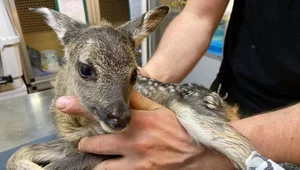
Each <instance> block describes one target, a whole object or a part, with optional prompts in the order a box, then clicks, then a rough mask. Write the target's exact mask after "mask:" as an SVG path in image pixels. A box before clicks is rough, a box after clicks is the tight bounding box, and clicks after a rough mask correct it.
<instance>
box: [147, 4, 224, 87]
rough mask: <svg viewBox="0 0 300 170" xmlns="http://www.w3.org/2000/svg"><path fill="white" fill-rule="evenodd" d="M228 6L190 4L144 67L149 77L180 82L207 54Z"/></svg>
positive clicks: (170, 27)
mask: <svg viewBox="0 0 300 170" xmlns="http://www.w3.org/2000/svg"><path fill="white" fill-rule="evenodd" d="M228 2H229V1H228V0H209V1H206V0H188V1H187V4H186V6H185V8H184V9H183V11H182V12H181V13H180V14H179V15H178V16H177V17H176V18H175V19H174V20H173V21H172V22H171V23H170V24H169V26H168V27H167V29H166V31H165V32H164V34H163V37H162V39H161V41H160V43H159V46H158V48H157V50H156V52H155V53H154V55H153V56H152V58H151V59H150V61H149V62H148V63H147V64H146V66H145V67H144V68H145V69H146V70H147V72H148V73H149V75H150V77H151V78H155V79H157V80H160V81H163V82H180V81H181V80H182V79H183V78H184V77H185V76H186V75H187V74H188V73H189V72H190V71H191V70H192V69H193V68H194V66H195V65H196V64H197V62H198V61H199V60H200V59H201V57H202V56H203V55H204V54H205V52H206V51H207V49H208V46H209V44H210V41H211V38H212V36H213V34H214V32H215V29H216V27H217V26H218V24H219V23H220V20H221V18H222V16H223V13H224V11H225V9H226V7H227V4H228ZM157 68H159V69H157Z"/></svg>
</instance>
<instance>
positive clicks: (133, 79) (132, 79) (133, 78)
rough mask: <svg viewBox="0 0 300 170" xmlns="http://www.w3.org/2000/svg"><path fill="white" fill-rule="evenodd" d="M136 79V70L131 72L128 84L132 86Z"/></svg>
mask: <svg viewBox="0 0 300 170" xmlns="http://www.w3.org/2000/svg"><path fill="white" fill-rule="evenodd" d="M136 77H137V70H136V69H135V70H133V72H132V73H131V77H130V82H131V83H132V84H133V83H135V81H136Z"/></svg>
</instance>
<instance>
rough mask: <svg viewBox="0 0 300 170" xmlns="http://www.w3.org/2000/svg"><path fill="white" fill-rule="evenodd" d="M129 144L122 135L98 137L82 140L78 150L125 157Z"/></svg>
mask: <svg viewBox="0 0 300 170" xmlns="http://www.w3.org/2000/svg"><path fill="white" fill-rule="evenodd" d="M127 144H128V143H127V141H126V140H124V138H123V136H122V135H120V134H106V135H97V136H91V137H85V138H83V139H81V140H80V142H79V144H78V150H79V151H81V152H88V153H94V154H105V155H124V154H123V153H125V149H124V148H127V147H126V145H127Z"/></svg>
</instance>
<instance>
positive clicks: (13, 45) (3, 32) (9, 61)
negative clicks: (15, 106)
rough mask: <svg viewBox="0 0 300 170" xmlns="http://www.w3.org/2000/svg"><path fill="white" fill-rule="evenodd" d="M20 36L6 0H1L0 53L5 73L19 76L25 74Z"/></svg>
mask: <svg viewBox="0 0 300 170" xmlns="http://www.w3.org/2000/svg"><path fill="white" fill-rule="evenodd" d="M19 42H20V37H19V35H18V33H17V31H16V29H15V27H14V25H13V22H12V20H11V18H10V16H9V15H8V10H7V8H6V7H5V5H4V2H3V1H2V0H0V53H1V61H2V64H3V71H4V73H3V75H11V76H12V77H13V78H18V77H21V76H22V75H23V72H22V66H21V61H20V52H19V47H18V43H19Z"/></svg>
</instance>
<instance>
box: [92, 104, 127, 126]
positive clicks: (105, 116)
mask: <svg viewBox="0 0 300 170" xmlns="http://www.w3.org/2000/svg"><path fill="white" fill-rule="evenodd" d="M97 114H98V117H99V118H100V119H101V120H102V121H103V122H104V123H105V124H106V126H107V127H109V128H110V129H112V130H114V131H121V130H123V129H124V128H126V126H127V125H128V124H129V123H130V119H131V113H130V109H129V106H128V105H127V104H126V103H125V102H124V101H116V102H113V103H112V104H110V105H108V106H107V107H105V108H102V109H100V110H98V111H97Z"/></svg>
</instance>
